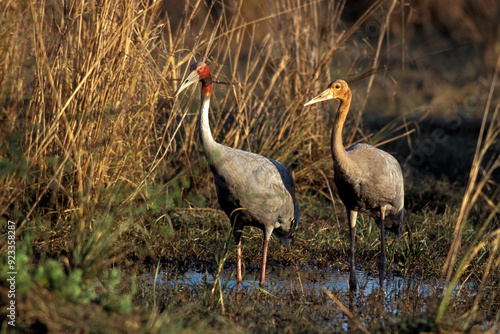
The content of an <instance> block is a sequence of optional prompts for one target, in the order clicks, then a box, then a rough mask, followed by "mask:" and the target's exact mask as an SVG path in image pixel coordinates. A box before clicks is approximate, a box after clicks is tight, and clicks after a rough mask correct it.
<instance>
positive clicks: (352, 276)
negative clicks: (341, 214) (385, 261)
mask: <svg viewBox="0 0 500 334" xmlns="http://www.w3.org/2000/svg"><path fill="white" fill-rule="evenodd" d="M357 216H358V212H357V211H352V210H347V217H348V219H349V232H350V234H351V262H350V273H349V290H350V291H351V292H354V291H356V289H357V283H356V260H355V249H354V239H355V238H356V218H357Z"/></svg>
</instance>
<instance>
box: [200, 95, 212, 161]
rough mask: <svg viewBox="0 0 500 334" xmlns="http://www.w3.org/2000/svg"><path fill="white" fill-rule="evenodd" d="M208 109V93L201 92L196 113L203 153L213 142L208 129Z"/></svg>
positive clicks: (207, 151) (207, 150) (206, 151)
mask: <svg viewBox="0 0 500 334" xmlns="http://www.w3.org/2000/svg"><path fill="white" fill-rule="evenodd" d="M209 109H210V93H206V92H202V93H201V106H200V114H199V115H198V134H199V136H200V141H201V145H202V146H203V149H204V150H205V153H207V155H208V153H209V150H210V147H212V146H213V145H214V143H215V141H214V138H213V137H212V131H210V124H209V122H208V110H209Z"/></svg>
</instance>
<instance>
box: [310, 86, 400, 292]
mask: <svg viewBox="0 0 500 334" xmlns="http://www.w3.org/2000/svg"><path fill="white" fill-rule="evenodd" d="M351 98H352V94H351V90H350V89H349V86H348V85H347V83H346V82H345V81H344V80H336V81H334V82H332V83H331V84H330V85H329V86H328V88H327V89H326V90H325V91H324V92H322V93H321V94H319V95H318V96H316V97H315V98H313V99H312V100H311V101H309V102H307V103H306V104H305V105H304V106H307V105H310V104H314V103H317V102H321V101H326V100H330V99H338V100H339V101H340V105H339V107H338V109H337V112H336V114H335V120H334V123H333V129H332V133H331V142H330V145H331V146H330V150H331V154H332V158H333V168H334V180H335V186H336V188H337V192H338V194H339V197H340V199H341V200H342V202H343V203H344V205H345V207H346V211H347V219H348V220H349V227H350V229H349V230H350V235H351V240H350V246H351V259H350V275H349V289H350V290H351V291H355V290H356V285H357V283H356V272H355V253H354V239H355V227H356V218H357V215H358V212H359V213H364V214H367V215H369V216H371V217H373V218H374V219H375V221H376V222H377V224H378V225H379V227H380V239H381V250H380V258H379V282H380V287H381V288H382V287H383V282H384V274H385V267H386V255H385V230H386V229H387V230H389V231H391V232H393V233H395V234H396V235H397V236H399V235H400V234H401V233H402V231H403V215H404V209H403V204H404V185H403V173H402V171H401V166H400V165H399V163H398V161H397V160H396V159H395V158H394V157H393V156H392V155H390V154H388V153H386V152H384V151H382V150H379V149H377V148H375V147H373V146H370V145H368V144H362V143H359V144H355V145H353V146H351V147H349V148H347V149H344V146H343V144H342V128H343V127H344V122H345V119H346V116H347V113H348V112H349V107H350V105H351Z"/></svg>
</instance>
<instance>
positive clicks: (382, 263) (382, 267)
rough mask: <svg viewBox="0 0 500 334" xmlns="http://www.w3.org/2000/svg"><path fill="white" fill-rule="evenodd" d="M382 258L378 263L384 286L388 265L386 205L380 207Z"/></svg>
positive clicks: (380, 278) (381, 282)
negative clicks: (386, 266) (386, 253)
mask: <svg viewBox="0 0 500 334" xmlns="http://www.w3.org/2000/svg"><path fill="white" fill-rule="evenodd" d="M380 219H381V222H380V248H381V249H380V259H379V264H378V268H379V269H378V270H379V284H380V288H381V289H383V288H384V278H385V265H386V257H385V207H382V208H381V209H380Z"/></svg>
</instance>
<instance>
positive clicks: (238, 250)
mask: <svg viewBox="0 0 500 334" xmlns="http://www.w3.org/2000/svg"><path fill="white" fill-rule="evenodd" d="M237 247H238V249H237V252H238V256H237V257H238V259H237V262H236V271H237V272H236V282H238V284H240V283H241V281H242V280H243V276H242V275H241V238H240V239H239V240H238V245H237Z"/></svg>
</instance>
